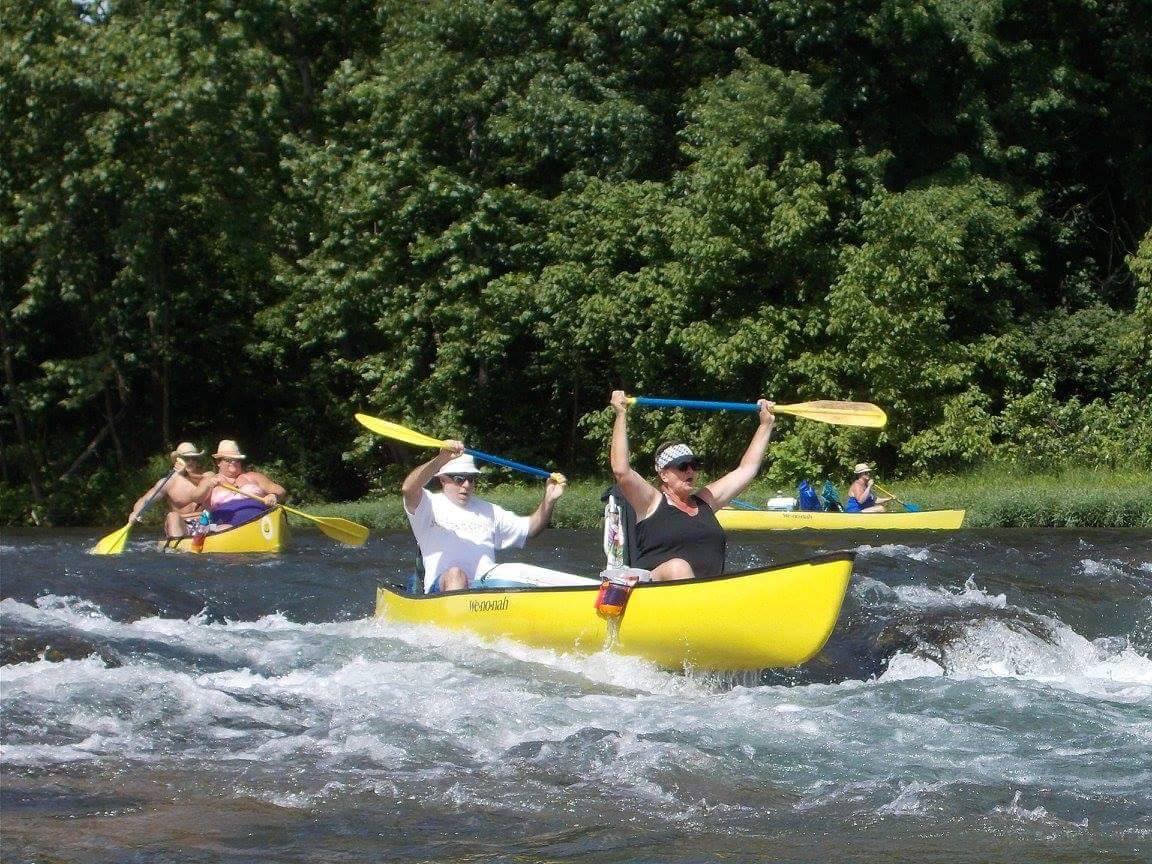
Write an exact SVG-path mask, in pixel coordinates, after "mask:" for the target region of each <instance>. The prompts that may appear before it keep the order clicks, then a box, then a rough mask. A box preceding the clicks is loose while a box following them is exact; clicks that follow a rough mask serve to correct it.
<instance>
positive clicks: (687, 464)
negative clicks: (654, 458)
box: [668, 459, 700, 471]
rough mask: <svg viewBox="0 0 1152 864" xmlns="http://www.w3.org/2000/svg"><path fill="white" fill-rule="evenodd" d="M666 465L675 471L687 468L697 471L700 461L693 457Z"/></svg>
mask: <svg viewBox="0 0 1152 864" xmlns="http://www.w3.org/2000/svg"><path fill="white" fill-rule="evenodd" d="M668 467H669V468H675V469H676V470H677V471H687V470H688V469H689V468H691V469H692V470H693V471H699V470H700V463H699V462H697V461H696V460H695V459H681V460H680V461H679V462H673V463H672V464H670V465H669V466H668Z"/></svg>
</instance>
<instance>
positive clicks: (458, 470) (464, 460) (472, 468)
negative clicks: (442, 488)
mask: <svg viewBox="0 0 1152 864" xmlns="http://www.w3.org/2000/svg"><path fill="white" fill-rule="evenodd" d="M479 473H480V468H479V466H478V465H477V464H476V460H475V459H473V458H472V457H471V456H469V455H467V454H465V455H463V456H457V457H456V458H455V459H453V460H451V461H450V462H448V463H447V464H446V465H444V466H443V467H442V468H441V469H440V470H439V471H437V472H436V476H438V477H440V476H444V475H447V474H479Z"/></svg>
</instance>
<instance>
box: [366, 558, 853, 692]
mask: <svg viewBox="0 0 1152 864" xmlns="http://www.w3.org/2000/svg"><path fill="white" fill-rule="evenodd" d="M854 557H855V555H854V554H853V553H851V552H838V553H834V554H830V555H822V556H818V557H815V558H810V559H807V560H805V561H801V562H797V563H794V564H782V565H778V566H775V567H769V568H765V569H760V570H749V571H746V572H743V573H731V574H727V575H724V576H714V577H710V578H705V579H693V580H690V581H684V582H659V583H654V582H649V583H641V584H640V585H637V586H636V588H635V589H633V591H632V596H631V599H630V600H629V601H628V606H627V608H626V609H625V611H624V615H623V617H621V618H619V619H615V620H617V621H619V628H618V631H617V633H616V634H615V635H614V643H613V644H611V648H612V650H614V651H618V652H619V653H621V654H629V655H633V656H636V657H642V658H644V659H646V660H649V661H651V662H653V663H656V664H658V665H660V666H663V667H666V668H671V669H685V668H693V669H701V670H708V671H712V670H716V671H720V670H747V669H768V668H779V667H788V666H797V665H799V664H801V663H804V662H806V661H808V660H810V659H812V657H814V656H815V655H816V653H817V652H819V650H820V649H821V648H823V647H824V643H825V642H827V641H828V637H829V636H831V635H832V630H833V628H834V627H835V626H836V619H837V618H838V617H839V615H840V606H841V604H842V603H843V602H844V594H845V592H846V591H847V589H848V581H849V579H850V578H851V576H852V562H853V559H854ZM598 588H599V584H598V583H597V582H593V583H592V584H590V585H588V586H587V587H584V586H573V587H553V588H482V589H470V590H468V591H456V592H452V593H448V594H431V595H416V596H413V595H411V594H405V593H402V592H400V591H397V590H394V589H392V588H388V587H382V588H380V589H379V590H378V591H377V594H376V615H377V617H383V618H388V619H390V620H393V621H404V622H407V623H414V624H434V625H437V626H440V627H446V628H449V629H457V630H469V631H472V632H474V633H479V634H480V635H482V636H486V637H491V638H496V637H509V638H511V639H515V640H517V641H520V642H524V643H526V644H528V645H533V646H536V647H539V648H551V649H555V650H557V651H578V652H581V653H594V652H596V651H600V650H602V649H604V648H606V647H609V638H610V633H609V620H610V619H607V618H604V617H601V616H600V615H598V614H597V612H596V611H595V609H594V608H593V602H594V600H595V599H596V594H597V590H598ZM613 629H615V628H613Z"/></svg>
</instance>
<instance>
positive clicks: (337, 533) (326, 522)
mask: <svg viewBox="0 0 1152 864" xmlns="http://www.w3.org/2000/svg"><path fill="white" fill-rule="evenodd" d="M220 485H221V486H223V487H224V488H225V489H230V490H232V491H233V492H238V493H239V494H241V495H244V496H246V497H248V498H251V499H252V500H253V501H263V500H264V499H263V498H261V497H260V496H259V495H253V494H252V493H251V492H245V491H244V490H243V489H240V488H238V487H236V486H233V485H232V484H231V483H221V484H220ZM278 506H279V507H280V509H281V510H284V511H285V512H288V513H293V514H295V515H297V516H302V517H304V518H305V519H311V520H312V521H313V522H315V523H316V524H317V525H319V526H320V530H321V531H323V532H324V533H325V534H327V535H328V536H329V537H331V538H332V539H333V540H339V541H340V542H341V543H347V544H348V545H349V546H363V545H364V541H365V540H367V539H368V529H367V528H365V527H364V526H363V525H357V524H356V523H355V522H350V521H349V520H347V519H341V518H340V517H339V516H313V515H312V514H311V513H305V512H304V511H303V510H297V509H296V508H294V507H289V506H288V505H286V504H280V505H278Z"/></svg>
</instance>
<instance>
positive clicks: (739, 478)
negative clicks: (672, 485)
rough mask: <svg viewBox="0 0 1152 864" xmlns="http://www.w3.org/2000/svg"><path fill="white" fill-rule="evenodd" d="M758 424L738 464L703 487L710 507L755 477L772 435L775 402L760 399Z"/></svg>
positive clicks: (717, 505)
mask: <svg viewBox="0 0 1152 864" xmlns="http://www.w3.org/2000/svg"><path fill="white" fill-rule="evenodd" d="M756 404H757V405H759V406H760V425H759V426H757V427H756V431H755V432H753V433H752V440H751V441H750V442H748V449H747V450H745V451H744V455H743V456H742V457H741V458H740V464H739V465H737V466H736V468H735V469H733V470H732V471H729V472H728V473H727V474H725V475H724V476H723V477H720V478H717V479H716V480H713V481H712V482H711V483H709V484H708V485H707V486H705V487H704V489H705V490H706V491H707V492H708V493H709V494H710V495H711V496H712V502H711V503H712V508H713V509H714V510H719V509H720V508H721V507H726V506H727V505H728V503H729V502H730V501H731V500H732V499H733V498H735V497H736V496H737V495H739V494H740V493H741V492H743V491H744V490H745V489H747V488H748V484H749V483H751V482H752V481H753V480H755V479H756V475H757V474H758V473H759V471H760V465H761V464H762V463H763V462H764V453H765V451H767V449H768V440H769V439H770V438H771V437H772V426H773V425H774V424H775V423H776V415H775V414H773V413H772V406H773V405H775V404H776V403H775V402H769V401H768V400H767V399H760V400H759V401H758V402H757V403H756Z"/></svg>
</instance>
